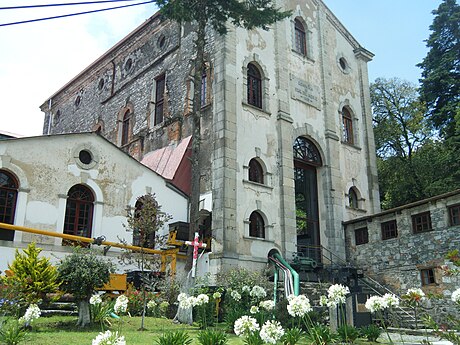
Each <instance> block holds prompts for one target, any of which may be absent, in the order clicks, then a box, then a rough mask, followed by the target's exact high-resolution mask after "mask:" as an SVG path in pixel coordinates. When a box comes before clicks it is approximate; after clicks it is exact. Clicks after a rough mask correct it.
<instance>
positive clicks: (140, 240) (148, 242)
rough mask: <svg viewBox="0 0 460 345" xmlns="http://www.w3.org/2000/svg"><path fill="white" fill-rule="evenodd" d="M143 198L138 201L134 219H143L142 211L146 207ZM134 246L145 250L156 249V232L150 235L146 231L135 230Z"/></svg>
mask: <svg viewBox="0 0 460 345" xmlns="http://www.w3.org/2000/svg"><path fill="white" fill-rule="evenodd" d="M143 198H144V197H141V198H139V199H138V200H137V201H136V205H135V210H134V217H135V218H139V217H141V211H142V208H143V207H144V202H143ZM133 246H138V247H143V248H150V249H154V248H155V232H154V231H152V232H150V233H148V232H146V231H144V229H134V231H133Z"/></svg>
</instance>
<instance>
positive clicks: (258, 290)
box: [249, 285, 267, 298]
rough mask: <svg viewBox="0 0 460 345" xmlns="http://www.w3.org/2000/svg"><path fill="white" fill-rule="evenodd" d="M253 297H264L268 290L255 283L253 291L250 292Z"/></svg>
mask: <svg viewBox="0 0 460 345" xmlns="http://www.w3.org/2000/svg"><path fill="white" fill-rule="evenodd" d="M249 295H250V296H251V297H255V298H264V297H266V296H267V292H266V291H265V290H264V288H263V287H261V286H259V285H254V286H253V287H252V289H251V292H250V293H249Z"/></svg>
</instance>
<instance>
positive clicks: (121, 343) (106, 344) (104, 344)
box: [92, 331, 126, 345]
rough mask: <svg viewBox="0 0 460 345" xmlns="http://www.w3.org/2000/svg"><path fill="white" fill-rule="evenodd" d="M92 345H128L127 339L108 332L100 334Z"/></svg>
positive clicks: (116, 333)
mask: <svg viewBox="0 0 460 345" xmlns="http://www.w3.org/2000/svg"><path fill="white" fill-rule="evenodd" d="M92 345H126V341H125V337H124V336H118V332H115V333H112V332H111V331H106V332H105V333H102V332H101V333H99V334H98V335H97V337H96V338H95V339H93V341H92Z"/></svg>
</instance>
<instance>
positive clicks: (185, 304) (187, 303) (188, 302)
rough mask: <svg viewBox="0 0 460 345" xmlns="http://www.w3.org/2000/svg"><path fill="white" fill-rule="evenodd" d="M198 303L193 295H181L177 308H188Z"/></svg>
mask: <svg viewBox="0 0 460 345" xmlns="http://www.w3.org/2000/svg"><path fill="white" fill-rule="evenodd" d="M197 303H198V299H197V298H196V297H194V296H190V297H185V298H184V297H183V296H182V297H181V300H180V301H179V308H181V309H189V308H192V307H194V306H196V305H197Z"/></svg>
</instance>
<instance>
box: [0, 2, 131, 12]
mask: <svg viewBox="0 0 460 345" xmlns="http://www.w3.org/2000/svg"><path fill="white" fill-rule="evenodd" d="M122 1H138V0H100V1H87V2H68V3H60V4H44V5H26V6H8V7H0V10H19V9H25V8H40V7H56V6H72V5H93V4H103V3H106V2H122Z"/></svg>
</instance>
